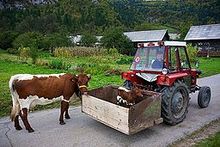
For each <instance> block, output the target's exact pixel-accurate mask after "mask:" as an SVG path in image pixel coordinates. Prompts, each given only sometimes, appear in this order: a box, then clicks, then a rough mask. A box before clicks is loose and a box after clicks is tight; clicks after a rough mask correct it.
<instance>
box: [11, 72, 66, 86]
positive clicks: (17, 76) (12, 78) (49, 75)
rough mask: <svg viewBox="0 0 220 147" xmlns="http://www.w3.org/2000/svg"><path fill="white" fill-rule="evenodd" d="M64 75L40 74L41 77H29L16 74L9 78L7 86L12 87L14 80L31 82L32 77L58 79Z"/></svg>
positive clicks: (29, 75)
mask: <svg viewBox="0 0 220 147" xmlns="http://www.w3.org/2000/svg"><path fill="white" fill-rule="evenodd" d="M63 75H65V73H61V74H42V75H31V74H17V75H14V76H12V77H11V80H10V81H9V84H10V85H12V83H13V81H15V80H19V81H22V80H32V79H33V78H34V77H38V78H42V77H45V78H47V77H51V76H52V77H57V78H59V77H60V76H63Z"/></svg>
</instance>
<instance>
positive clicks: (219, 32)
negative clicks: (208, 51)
mask: <svg viewBox="0 0 220 147" xmlns="http://www.w3.org/2000/svg"><path fill="white" fill-rule="evenodd" d="M210 39H220V24H211V25H201V26H192V27H191V28H190V30H189V32H188V33H187V35H186V37H185V39H184V40H210Z"/></svg>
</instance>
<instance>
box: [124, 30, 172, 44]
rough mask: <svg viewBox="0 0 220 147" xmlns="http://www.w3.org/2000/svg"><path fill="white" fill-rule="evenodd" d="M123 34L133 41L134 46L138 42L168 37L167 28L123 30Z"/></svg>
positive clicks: (156, 40) (167, 38) (166, 38)
mask: <svg viewBox="0 0 220 147" xmlns="http://www.w3.org/2000/svg"><path fill="white" fill-rule="evenodd" d="M124 35H126V36H127V37H128V38H129V39H130V40H131V41H132V42H133V43H134V46H135V47H137V44H138V43H140V42H158V41H165V40H169V39H170V37H169V35H168V31H167V30H150V31H135V32H125V33H124Z"/></svg>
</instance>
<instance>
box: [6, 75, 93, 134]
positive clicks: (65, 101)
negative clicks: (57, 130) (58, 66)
mask: <svg viewBox="0 0 220 147" xmlns="http://www.w3.org/2000/svg"><path fill="white" fill-rule="evenodd" d="M90 78H91V77H90V75H86V74H80V75H76V76H75V75H72V74H65V73H63V74H49V75H31V74H17V75H14V76H12V77H11V79H10V81H9V88H10V91H11V96H12V102H13V107H12V111H11V119H12V121H14V126H15V128H16V130H21V129H22V128H21V126H20V125H19V119H18V117H19V116H20V117H21V119H22V121H23V123H24V125H25V128H26V130H28V132H34V130H33V129H32V128H31V126H30V124H29V122H28V119H27V115H28V110H29V109H30V108H32V107H34V106H35V105H46V104H49V103H52V102H55V101H59V100H61V113H60V118H59V121H60V124H61V125H63V124H65V122H64V120H63V115H64V112H65V118H66V119H69V118H70V116H69V114H68V108H69V101H70V98H71V97H72V96H73V95H74V93H76V95H77V96H79V94H80V93H82V94H86V93H87V91H88V90H87V85H88V82H89V80H90Z"/></svg>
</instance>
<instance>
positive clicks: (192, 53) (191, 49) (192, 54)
mask: <svg viewBox="0 0 220 147" xmlns="http://www.w3.org/2000/svg"><path fill="white" fill-rule="evenodd" d="M187 53H188V56H189V60H190V63H191V64H195V63H196V62H197V61H198V58H197V53H198V50H197V46H192V44H191V43H190V44H188V45H187Z"/></svg>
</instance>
